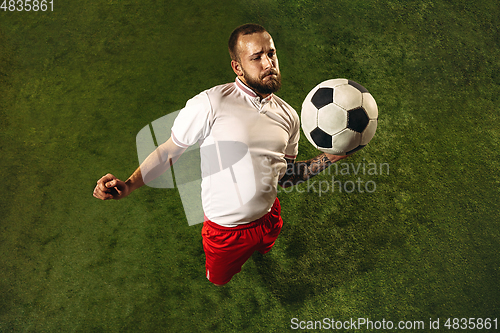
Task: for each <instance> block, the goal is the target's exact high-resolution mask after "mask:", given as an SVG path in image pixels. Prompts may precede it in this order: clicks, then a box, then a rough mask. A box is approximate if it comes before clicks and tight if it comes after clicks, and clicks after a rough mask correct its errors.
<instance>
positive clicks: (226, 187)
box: [93, 24, 347, 286]
mask: <svg viewBox="0 0 500 333" xmlns="http://www.w3.org/2000/svg"><path fill="white" fill-rule="evenodd" d="M229 53H230V56H231V67H232V69H233V71H234V73H235V74H236V76H237V77H236V80H235V82H233V83H228V84H223V85H220V86H216V87H213V88H211V89H208V90H206V91H204V92H202V93H200V94H199V95H197V96H195V97H193V98H192V99H191V100H189V101H188V102H187V103H186V107H185V108H184V109H182V110H181V111H180V112H179V115H178V116H177V118H176V120H175V122H174V125H173V127H172V131H171V137H170V139H168V140H167V141H166V142H165V143H163V144H161V145H160V146H159V147H158V148H157V149H156V150H155V151H154V152H153V153H152V154H151V155H150V156H149V157H148V158H146V160H144V162H143V163H142V164H141V165H140V167H139V168H138V169H137V170H136V171H135V172H134V173H133V174H132V175H131V176H130V177H129V178H128V179H127V180H126V181H125V182H123V181H121V180H119V179H118V178H116V177H115V176H113V175H111V174H107V175H105V176H103V177H102V178H101V179H99V180H98V181H97V186H96V187H95V189H94V194H93V195H94V196H95V197H96V198H99V199H102V200H107V199H122V198H124V197H126V196H128V195H129V194H130V193H131V192H132V191H134V190H136V189H137V188H139V187H141V186H143V185H144V184H147V183H148V182H149V181H151V180H153V179H155V178H156V177H158V176H159V175H161V174H162V173H163V172H165V171H166V170H168V168H169V167H170V166H171V165H172V164H173V163H175V161H176V160H177V159H178V158H179V156H180V155H181V154H182V153H183V152H184V151H185V150H186V148H188V147H189V146H191V145H193V144H195V143H199V144H200V154H201V165H202V171H203V174H206V170H214V169H217V170H220V169H223V168H222V164H223V163H222V162H221V158H220V156H221V155H220V154H219V155H217V154H218V153H217V151H219V153H220V149H221V147H222V143H223V142H226V143H227V142H230V143H231V142H232V143H238V144H239V145H235V146H237V147H245V148H246V149H247V150H245V151H248V154H247V155H246V156H247V158H242V159H241V161H240V162H239V163H240V166H239V168H238V169H236V168H231V167H229V168H225V172H226V173H228V172H229V173H230V175H231V177H230V178H225V179H231V178H232V180H233V181H229V182H228V181H224V180H223V178H215V177H214V176H204V177H203V179H202V186H201V187H202V188H201V193H202V205H203V211H204V213H205V221H204V224H203V227H202V238H203V249H204V251H205V255H206V264H205V267H206V276H207V278H208V279H209V281H210V282H212V283H213V284H215V285H218V286H220V285H224V284H226V283H228V282H229V281H230V280H231V278H232V277H233V276H234V275H235V274H237V273H238V272H240V270H241V267H242V265H243V264H244V263H245V262H246V261H247V260H248V258H250V256H251V255H252V254H253V253H254V252H255V251H259V252H261V253H262V254H265V253H267V252H268V251H270V250H271V248H272V247H273V245H274V243H275V240H276V238H277V237H278V235H279V233H280V231H281V227H282V225H283V220H282V218H281V215H280V211H281V207H280V203H279V200H278V198H277V185H278V184H279V185H280V186H282V187H288V186H292V185H296V184H298V183H300V182H303V181H306V180H307V179H309V178H310V177H311V176H314V175H316V174H318V173H319V172H321V171H322V170H324V169H325V168H327V167H328V166H329V165H330V164H332V163H335V162H336V161H338V160H340V159H342V158H345V157H347V156H336V155H330V154H325V153H323V154H320V155H318V156H316V157H315V158H313V159H311V160H308V161H301V162H295V158H296V156H297V153H298V142H299V137H300V132H299V131H300V125H299V117H298V115H297V112H296V111H295V110H294V109H293V108H292V107H291V106H290V105H288V104H287V103H286V102H285V101H283V100H282V99H280V98H279V97H277V96H276V95H275V94H274V92H276V91H278V90H279V89H280V87H281V73H280V69H279V65H278V57H277V54H276V47H275V46H274V42H273V39H272V38H271V35H270V34H269V33H268V32H267V31H266V30H265V29H264V28H263V27H262V26H260V25H256V24H245V25H242V26H240V27H238V28H236V29H235V30H234V31H233V33H232V34H231V36H230V38H229ZM210 146H212V147H217V149H208V148H207V147H210ZM204 147H205V148H207V149H205V150H204ZM210 152H212V154H213V156H208V155H209V153H210ZM158 161H161V162H158ZM242 170H243V171H242ZM208 173H210V172H208ZM212 173H213V172H212ZM221 180H222V181H221ZM236 183H238V185H239V188H238V189H237V191H236V192H235V186H236ZM242 184H243V185H245V184H247V186H241V185H242ZM235 193H236V195H235Z"/></svg>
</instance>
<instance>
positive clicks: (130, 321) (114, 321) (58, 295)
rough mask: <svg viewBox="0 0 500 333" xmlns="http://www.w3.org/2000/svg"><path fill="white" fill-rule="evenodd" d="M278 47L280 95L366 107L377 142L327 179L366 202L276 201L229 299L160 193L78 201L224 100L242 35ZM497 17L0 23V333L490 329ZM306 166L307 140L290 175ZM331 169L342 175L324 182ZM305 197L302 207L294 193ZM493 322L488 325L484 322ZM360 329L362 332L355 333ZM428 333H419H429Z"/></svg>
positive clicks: (273, 14) (276, 14)
mask: <svg viewBox="0 0 500 333" xmlns="http://www.w3.org/2000/svg"><path fill="white" fill-rule="evenodd" d="M247 22H256V23H260V24H262V25H264V26H265V27H266V28H268V30H269V31H270V32H271V34H272V36H273V38H274V41H275V44H276V47H277V50H278V57H279V60H280V67H281V71H282V74H283V88H282V90H281V91H280V92H279V93H278V95H279V96H280V97H282V98H284V99H285V100H286V101H287V102H288V103H289V104H291V105H292V106H293V107H295V108H296V110H297V111H298V112H300V106H301V104H302V100H303V99H304V97H305V96H306V94H307V92H308V91H309V90H310V89H312V88H313V87H314V86H315V85H316V84H318V83H319V82H321V81H323V80H326V79H329V78H340V77H344V78H348V79H352V80H355V81H357V82H359V83H361V84H363V85H364V86H365V87H366V88H368V89H369V90H370V92H371V93H372V95H373V96H374V97H375V99H376V100H377V103H378V106H379V112H380V117H379V126H378V130H377V133H376V136H375V138H374V139H373V141H372V142H371V143H370V144H369V145H368V146H367V147H365V148H364V149H363V150H361V151H359V152H358V153H356V154H355V155H354V156H353V157H351V158H350V159H349V160H347V162H348V163H353V165H357V164H361V165H369V164H370V163H375V164H377V165H380V164H381V163H387V165H389V171H388V172H382V173H378V174H368V173H364V174H357V175H355V174H354V173H353V169H352V168H350V169H349V170H350V172H349V174H341V173H340V172H339V173H335V172H334V170H333V171H332V170H330V173H329V174H328V172H327V173H324V174H321V175H319V176H317V177H316V180H317V181H330V180H331V178H332V176H334V177H335V179H336V180H339V181H341V182H343V183H344V184H345V182H347V181H356V180H357V179H358V178H360V179H361V180H362V181H363V182H368V181H373V182H374V183H375V184H376V191H375V192H373V193H367V192H366V191H365V192H363V193H360V192H358V191H354V192H353V193H346V192H345V191H344V192H341V193H339V192H338V191H335V192H334V193H331V192H330V193H328V194H327V193H323V194H322V195H321V196H320V195H319V193H314V192H313V191H309V192H307V191H306V190H307V186H306V185H301V186H302V187H299V188H297V189H296V190H293V191H291V192H290V193H285V192H283V191H282V192H281V193H280V194H279V198H280V200H281V203H282V207H283V212H282V213H283V218H284V220H285V225H284V227H283V230H282V234H281V235H280V237H279V239H278V241H277V243H276V246H275V248H274V249H273V251H271V252H270V253H269V254H267V255H265V256H261V255H257V254H256V255H254V256H253V257H252V258H251V259H250V260H249V261H248V262H247V263H246V264H245V265H244V267H243V270H242V272H241V273H240V274H238V275H237V276H235V277H234V278H233V280H232V281H231V282H230V283H229V284H228V285H226V286H224V287H221V288H217V287H214V286H212V285H211V284H210V283H209V282H208V281H207V280H206V278H205V276H204V260H205V257H204V253H203V249H202V245H201V234H200V232H201V224H199V225H195V226H191V227H189V226H188V224H187V221H186V218H185V216H184V212H183V208H182V205H181V201H180V198H179V195H178V192H177V190H175V189H153V188H142V189H140V190H138V191H137V192H135V193H133V194H132V195H131V196H130V197H128V198H126V199H125V200H121V201H113V202H109V201H107V202H102V201H99V200H97V199H95V198H93V197H92V190H93V188H94V186H95V182H96V180H97V179H99V178H100V177H101V176H102V175H104V174H106V173H108V172H110V173H113V174H115V175H116V176H117V177H119V178H121V179H126V178H127V177H128V176H129V175H130V173H131V172H133V170H134V169H135V168H136V167H137V166H138V161H137V154H136V147H135V137H136V134H137V133H138V131H139V130H140V129H141V128H143V127H144V126H145V125H147V124H148V123H150V122H151V121H153V120H155V119H157V118H159V117H161V116H163V115H165V114H167V113H170V112H174V111H176V110H179V109H180V108H182V107H183V106H184V103H185V102H186V100H188V99H189V98H191V97H192V96H194V95H196V94H197V93H199V92H200V91H202V90H204V89H207V88H210V87H212V86H214V85H217V84H221V83H226V82H231V81H233V80H234V73H233V72H232V70H231V68H230V65H229V61H230V59H229V56H228V54H227V46H226V45H227V39H228V37H229V34H230V33H231V31H232V29H233V28H234V27H236V26H237V25H239V24H243V23H247ZM499 27H500V5H499V4H498V2H497V1H444V0H440V1H388V0H380V1H357V0H355V1H333V0H328V1H321V2H320V3H318V2H315V1H308V0H301V1H291V0H288V1H285V0H282V1H272V0H259V1H257V0H249V1H245V2H242V1H238V2H231V1H219V2H217V3H216V4H214V3H213V2H209V1H194V2H192V3H189V4H188V3H186V2H184V1H177V0H174V1H166V0H164V1H142V2H139V1H111V0H110V1H98V2H91V1H80V2H78V3H71V4H70V3H62V2H55V4H54V11H53V12H36V13H35V12H9V11H6V12H5V11H0V126H1V132H0V149H1V150H0V152H1V158H0V172H1V176H2V182H1V186H0V191H1V192H0V218H1V221H0V332H58V331H60V332H206V331H214V332H284V331H291V327H290V326H291V319H292V318H298V319H299V320H305V321H307V320H322V319H323V318H325V317H327V318H334V319H337V320H349V319H350V318H369V319H371V320H373V321H376V320H380V321H381V320H382V319H385V320H391V321H393V322H395V323H397V322H398V321H399V320H404V321H424V323H425V325H426V326H425V327H426V330H425V331H427V330H428V328H429V327H428V326H429V318H432V319H433V320H436V319H437V318H440V322H441V331H443V332H450V331H453V329H452V330H448V329H445V327H444V326H443V324H444V322H445V320H446V319H447V318H492V319H494V318H498V320H500V318H499V317H500V301H499V299H500V291H499V285H498V282H499V281H500V231H499V215H500V209H499V203H498V198H499V195H500V190H499V189H500V186H499V185H500V177H499V173H500V167H499V163H500V157H499V152H498V150H499V147H500V126H499V121H500V119H499V113H500V112H499V111H500V107H499V104H500V100H499V96H500V60H499V59H500V31H499ZM317 154H318V152H317V151H316V150H315V149H314V148H313V147H312V146H311V145H310V144H309V143H308V142H307V140H306V139H305V137H304V136H302V137H301V141H300V148H299V157H298V159H299V160H304V159H309V158H311V157H313V156H315V155H317ZM339 170H340V168H339ZM301 192H302V193H301ZM499 325H500V323H499ZM358 331H370V330H365V329H358ZM422 331H423V330H422Z"/></svg>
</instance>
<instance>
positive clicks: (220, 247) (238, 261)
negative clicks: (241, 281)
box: [201, 198, 283, 284]
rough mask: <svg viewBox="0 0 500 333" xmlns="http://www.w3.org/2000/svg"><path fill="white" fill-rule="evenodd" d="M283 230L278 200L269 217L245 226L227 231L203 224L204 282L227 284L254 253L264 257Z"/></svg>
mask: <svg viewBox="0 0 500 333" xmlns="http://www.w3.org/2000/svg"><path fill="white" fill-rule="evenodd" d="M282 226H283V220H282V219H281V206H280V202H279V200H278V198H276V200H275V201H274V204H273V207H272V208H271V210H270V211H269V213H267V214H266V215H264V216H263V217H261V218H260V219H258V220H255V221H253V222H250V223H247V224H243V225H239V226H236V227H233V228H229V227H223V226H221V225H218V224H216V223H214V222H212V221H209V220H207V221H205V222H204V223H203V228H202V230H201V235H202V236H203V249H204V250H205V256H206V262H205V268H206V273H207V279H208V280H209V281H210V282H212V283H215V284H226V283H228V282H229V281H230V280H231V278H232V277H233V276H234V275H235V274H236V273H239V272H240V271H241V266H243V264H244V263H245V262H246V261H247V260H248V258H250V256H251V255H252V254H253V253H254V252H255V251H259V252H260V253H262V254H264V253H267V252H269V251H270V250H271V248H272V247H273V245H274V242H275V241H276V238H278V235H279V234H280V231H281V227H282Z"/></svg>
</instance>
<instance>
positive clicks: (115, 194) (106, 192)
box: [93, 173, 130, 200]
mask: <svg viewBox="0 0 500 333" xmlns="http://www.w3.org/2000/svg"><path fill="white" fill-rule="evenodd" d="M129 194H130V188H129V185H128V184H127V183H125V182H124V181H121V180H119V179H118V178H116V177H115V176H113V175H112V174H110V173H108V174H107V175H105V176H103V177H102V178H101V179H99V180H98V181H97V185H96V187H95V188H94V194H93V195H94V197H96V198H97V199H101V200H109V199H115V200H118V199H123V198H125V197H126V196H127V195H129Z"/></svg>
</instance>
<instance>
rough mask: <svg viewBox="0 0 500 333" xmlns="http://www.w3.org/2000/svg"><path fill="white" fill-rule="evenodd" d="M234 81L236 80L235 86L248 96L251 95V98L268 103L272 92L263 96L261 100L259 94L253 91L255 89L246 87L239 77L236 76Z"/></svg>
mask: <svg viewBox="0 0 500 333" xmlns="http://www.w3.org/2000/svg"><path fill="white" fill-rule="evenodd" d="M235 82H236V86H237V87H238V88H239V89H240V90H241V91H243V92H244V93H245V94H247V95H248V96H250V97H252V98H253V99H255V98H258V99H259V102H260V103H262V104H266V103H268V102H269V101H270V100H271V98H272V97H273V94H270V95H269V96H267V97H266V98H264V99H262V100H261V98H260V96H259V95H257V94H256V93H255V91H253V90H252V89H250V88H249V87H247V86H246V85H245V84H244V83H243V82H241V80H240V78H239V77H236V80H235Z"/></svg>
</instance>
